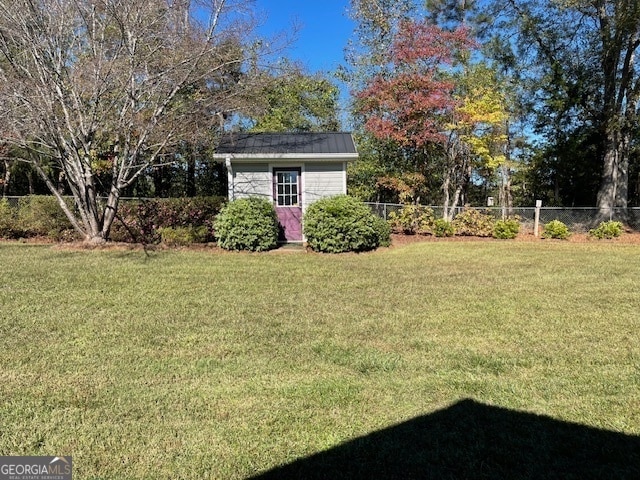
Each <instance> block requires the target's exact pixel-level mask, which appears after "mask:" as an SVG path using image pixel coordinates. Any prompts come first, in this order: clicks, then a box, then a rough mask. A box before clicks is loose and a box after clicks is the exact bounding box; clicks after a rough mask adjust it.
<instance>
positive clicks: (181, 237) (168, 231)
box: [158, 225, 209, 246]
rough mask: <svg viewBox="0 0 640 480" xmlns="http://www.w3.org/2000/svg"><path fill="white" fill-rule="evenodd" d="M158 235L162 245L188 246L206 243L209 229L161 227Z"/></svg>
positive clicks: (201, 227)
mask: <svg viewBox="0 0 640 480" xmlns="http://www.w3.org/2000/svg"><path fill="white" fill-rule="evenodd" d="M158 233H159V234H160V237H161V238H162V243H164V244H166V245H171V246H186V245H192V244H194V243H206V241H207V237H208V236H209V229H208V228H207V227H206V226H204V225H203V226H200V227H161V228H159V229H158Z"/></svg>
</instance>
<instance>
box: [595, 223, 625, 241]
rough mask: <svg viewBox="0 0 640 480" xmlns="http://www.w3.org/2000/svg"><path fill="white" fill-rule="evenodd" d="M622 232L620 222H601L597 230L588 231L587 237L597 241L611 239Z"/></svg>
mask: <svg viewBox="0 0 640 480" xmlns="http://www.w3.org/2000/svg"><path fill="white" fill-rule="evenodd" d="M622 231H623V230H622V223H620V222H614V221H608V222H601V223H600V225H598V227H597V228H594V229H592V230H589V236H590V237H594V238H597V239H599V240H602V239H612V238H616V237H619V236H620V235H622Z"/></svg>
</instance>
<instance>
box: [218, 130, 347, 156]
mask: <svg viewBox="0 0 640 480" xmlns="http://www.w3.org/2000/svg"><path fill="white" fill-rule="evenodd" d="M226 154H233V155H237V156H243V155H261V154H264V155H305V156H307V155H320V156H323V155H331V156H335V155H347V156H357V154H358V152H357V150H356V145H355V143H354V141H353V136H352V135H351V133H346V132H323V133H234V134H229V135H226V136H224V137H223V138H222V139H221V141H220V144H219V145H218V148H217V149H216V156H223V155H226Z"/></svg>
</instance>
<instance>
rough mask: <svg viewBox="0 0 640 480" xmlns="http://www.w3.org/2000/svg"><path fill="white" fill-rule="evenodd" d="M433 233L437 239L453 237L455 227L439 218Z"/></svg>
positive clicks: (434, 225)
mask: <svg viewBox="0 0 640 480" xmlns="http://www.w3.org/2000/svg"><path fill="white" fill-rule="evenodd" d="M433 233H434V235H435V236H436V237H453V234H454V230H453V225H451V222H448V221H447V220H445V219H444V218H439V219H437V220H436V221H435V222H434V224H433Z"/></svg>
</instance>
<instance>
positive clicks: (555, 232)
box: [542, 220, 571, 240]
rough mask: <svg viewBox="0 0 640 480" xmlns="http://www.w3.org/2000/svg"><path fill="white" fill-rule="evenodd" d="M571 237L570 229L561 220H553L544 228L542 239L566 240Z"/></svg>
mask: <svg viewBox="0 0 640 480" xmlns="http://www.w3.org/2000/svg"><path fill="white" fill-rule="evenodd" d="M570 235H571V232H569V228H568V227H567V226H566V225H565V224H564V223H562V222H561V221H560V220H551V221H550V222H549V223H547V224H546V225H545V226H544V232H543V233H542V238H557V239H560V240H566V239H567V238H569V236H570Z"/></svg>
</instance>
